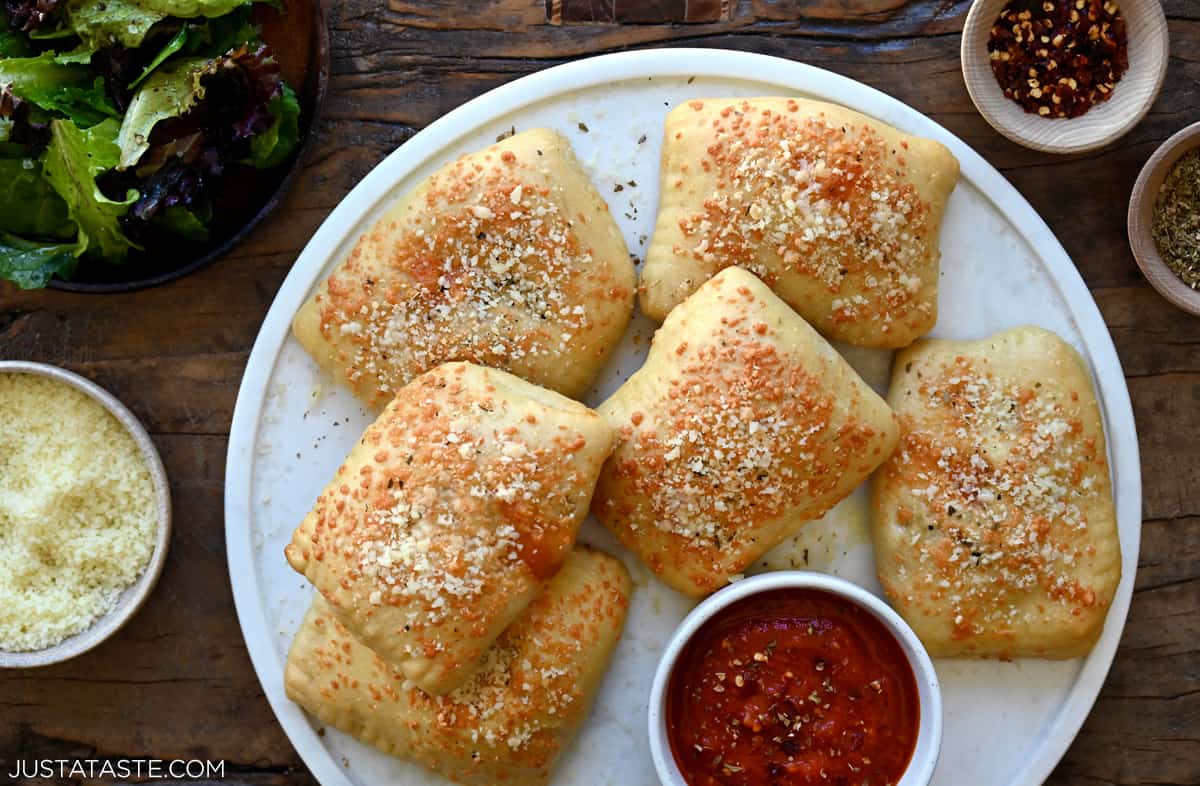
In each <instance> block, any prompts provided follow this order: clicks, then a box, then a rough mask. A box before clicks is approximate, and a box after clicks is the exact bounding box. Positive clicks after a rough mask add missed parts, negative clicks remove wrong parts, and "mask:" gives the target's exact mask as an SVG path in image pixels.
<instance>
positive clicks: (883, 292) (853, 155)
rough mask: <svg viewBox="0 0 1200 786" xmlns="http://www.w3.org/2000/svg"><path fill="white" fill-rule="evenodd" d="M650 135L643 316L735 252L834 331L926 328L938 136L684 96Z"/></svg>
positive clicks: (938, 203)
mask: <svg viewBox="0 0 1200 786" xmlns="http://www.w3.org/2000/svg"><path fill="white" fill-rule="evenodd" d="M664 145H665V151H664V159H663V172H662V183H661V188H662V191H663V197H662V200H663V212H662V214H660V218H659V224H658V229H657V230H656V234H655V238H654V243H653V244H652V245H651V248H650V251H649V253H648V255H647V269H646V274H645V277H644V278H645V282H646V283H645V287H646V292H645V294H644V295H643V301H642V307H643V310H645V311H646V312H647V313H649V314H650V315H651V316H654V317H657V318H660V319H661V318H663V317H664V316H665V313H666V311H667V310H669V308H670V307H671V306H672V305H673V304H674V302H677V300H678V299H681V298H682V297H684V296H686V295H687V294H688V293H689V292H690V291H691V290H692V289H694V288H695V286H696V285H698V284H699V283H700V282H701V281H703V279H704V278H706V277H707V276H710V275H712V274H714V273H715V272H717V271H718V270H721V269H722V268H724V267H726V266H729V265H740V266H742V267H744V268H746V269H748V270H750V271H752V272H753V273H755V274H756V275H758V276H759V277H760V278H762V279H763V281H765V282H766V283H767V284H768V285H770V286H771V287H772V289H774V290H775V291H776V293H777V294H779V295H780V296H781V297H782V298H783V299H784V300H785V301H787V302H788V303H789V304H790V305H792V307H793V308H795V309H797V311H799V312H800V313H801V315H803V316H805V317H806V318H807V319H809V320H810V321H812V322H813V324H814V325H816V326H817V327H818V328H819V329H821V330H822V331H823V332H825V333H827V334H828V335H831V336H833V337H835V338H842V339H845V340H849V341H851V342H852V343H860V344H866V345H871V346H902V345H904V344H907V343H909V342H910V341H911V340H912V339H913V338H915V337H916V336H917V335H920V333H923V332H925V331H926V330H928V329H929V328H930V327H932V325H933V323H934V321H935V319H936V306H937V299H936V291H937V290H936V283H937V282H936V275H937V263H938V247H937V233H938V228H939V224H940V220H941V212H942V210H943V208H944V206H945V200H946V197H947V196H948V193H949V189H950V188H952V187H953V183H954V179H955V177H956V176H957V164H956V162H954V159H953V157H951V156H950V155H949V153H948V152H947V151H945V149H944V148H942V147H941V146H940V145H937V143H933V142H930V141H928V140H920V139H915V138H910V137H906V136H904V135H901V134H899V133H898V132H896V131H895V130H894V129H890V128H888V127H886V126H883V125H882V124H879V123H876V122H874V121H872V120H870V119H869V118H867V117H865V116H862V115H858V114H856V113H853V112H850V111H848V110H844V109H841V108H839V107H834V106H831V105H826V104H819V103H816V102H809V101H803V100H798V99H751V100H744V99H743V100H708V101H692V102H690V103H689V104H688V105H687V106H685V107H680V108H678V109H676V110H675V111H673V112H672V114H671V116H670V117H669V118H668V123H667V129H666V140H665V142H664ZM926 158H931V159H933V161H934V164H933V166H934V167H936V168H938V169H937V170H936V171H935V172H934V173H933V174H932V175H930V174H928V173H927V168H928V166H929V165H928V164H927V163H926V161H925V159H926ZM681 278H682V279H683V280H680V279H681ZM893 334H894V335H893Z"/></svg>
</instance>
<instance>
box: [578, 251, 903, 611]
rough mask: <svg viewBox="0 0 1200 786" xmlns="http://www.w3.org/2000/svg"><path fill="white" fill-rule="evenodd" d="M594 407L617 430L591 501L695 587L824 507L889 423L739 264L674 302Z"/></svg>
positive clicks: (640, 550) (882, 447)
mask: <svg viewBox="0 0 1200 786" xmlns="http://www.w3.org/2000/svg"><path fill="white" fill-rule="evenodd" d="M599 412H600V414H601V415H603V416H604V417H605V418H606V419H607V420H608V421H609V422H610V423H611V424H612V425H613V427H614V428H616V429H617V430H618V440H617V447H616V449H615V450H614V452H613V454H612V456H611V458H609V460H608V462H607V463H606V464H605V465H604V470H603V472H602V473H601V475H600V483H599V485H598V486H597V489H596V494H595V497H594V498H593V502H592V510H593V512H595V514H596V516H597V517H598V518H599V519H600V521H601V522H602V523H603V524H604V525H605V526H606V527H608V528H609V529H611V530H612V531H613V532H614V533H616V535H617V537H618V538H620V540H621V542H622V543H624V544H625V545H626V546H627V547H629V548H630V549H632V550H633V551H634V552H635V553H637V555H638V556H640V557H641V558H642V559H643V560H644V561H645V562H646V563H647V564H648V565H649V566H650V567H651V568H652V569H653V570H654V571H655V572H656V573H657V574H658V575H659V577H660V578H662V580H663V581H665V582H666V583H667V584H669V585H670V586H672V587H674V588H675V589H678V590H680V591H681V592H686V593H688V594H691V595H703V594H706V593H709V592H712V591H713V590H716V589H719V588H720V587H722V586H724V585H725V584H726V583H728V581H729V580H730V578H731V577H733V576H736V575H737V574H739V573H741V572H742V571H743V570H744V569H745V568H747V567H748V566H749V565H750V564H751V563H752V562H753V561H754V560H755V559H757V558H758V557H760V556H761V555H762V554H763V553H765V552H766V551H767V550H768V549H770V548H772V547H774V546H775V545H777V544H778V543H780V542H781V541H782V540H784V539H785V538H787V537H788V536H789V535H791V534H793V533H794V532H795V531H796V530H797V529H799V527H800V526H801V525H802V524H803V523H804V522H806V521H809V520H811V519H814V518H818V517H820V516H822V515H824V513H825V512H826V511H827V510H829V508H831V507H833V505H835V504H836V503H837V502H838V501H839V500H841V499H842V498H844V497H845V496H846V495H848V494H849V493H850V492H851V491H853V490H854V488H855V487H856V486H858V485H859V484H860V483H862V481H864V480H865V479H866V477H867V476H868V475H869V474H870V472H871V471H872V470H873V469H875V467H877V466H879V464H880V463H881V462H882V461H883V460H884V459H885V458H887V456H888V454H889V453H890V452H891V451H892V448H893V447H894V446H895V444H896V435H897V427H896V422H895V418H894V417H893V416H892V413H891V411H890V410H889V409H888V407H887V405H886V404H885V403H884V402H883V399H881V398H880V397H879V396H878V395H876V393H875V392H874V391H873V390H871V388H870V387H868V386H867V384H866V383H865V382H863V381H862V379H860V378H859V376H858V374H856V373H855V371H854V369H852V368H851V367H850V365H849V364H848V363H846V361H845V360H843V359H842V357H841V356H840V355H838V353H837V352H836V351H834V349H833V348H832V347H831V346H829V344H828V343H827V342H826V341H825V339H823V338H821V336H819V335H818V334H817V332H816V331H814V330H813V329H812V328H811V327H809V325H808V324H807V323H806V322H805V321H804V320H803V319H801V318H800V317H799V316H797V315H796V313H795V312H794V311H792V310H791V308H789V307H788V305H787V304H786V303H784V302H783V301H782V300H780V299H779V298H778V297H776V296H775V295H774V294H772V292H771V290H770V289H769V288H768V287H767V286H766V285H765V284H763V283H762V282H761V281H759V280H758V279H757V278H755V277H754V276H753V275H751V274H750V273H748V272H746V271H745V270H742V269H741V268H736V267H732V268H726V269H725V270H724V271H722V272H721V273H719V274H718V275H716V276H714V277H713V278H712V279H710V280H709V281H707V282H706V283H705V284H703V285H702V286H701V287H700V289H699V290H698V291H697V292H696V293H695V294H694V295H692V296H691V297H690V298H688V299H687V300H686V301H684V302H683V304H681V305H680V306H678V307H677V308H676V309H675V310H674V311H672V312H671V314H670V316H668V317H667V320H666V322H664V323H663V325H662V327H661V328H660V329H659V330H658V332H657V333H656V334H655V335H654V341H653V344H652V345H651V348H650V354H649V357H648V358H647V360H646V364H645V366H643V367H642V369H641V370H639V371H638V372H637V373H635V374H634V375H633V376H632V377H630V378H629V380H628V381H627V382H626V383H625V384H624V385H622V386H621V388H620V389H619V390H617V392H616V393H614V394H613V395H612V397H611V398H609V399H608V400H607V401H605V402H604V403H603V404H602V405H601V406H600V407H599Z"/></svg>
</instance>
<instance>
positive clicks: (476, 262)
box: [292, 128, 635, 407]
mask: <svg viewBox="0 0 1200 786" xmlns="http://www.w3.org/2000/svg"><path fill="white" fill-rule="evenodd" d="M634 286H635V282H634V270H633V263H632V262H631V261H630V258H629V251H628V249H627V248H626V246H625V240H624V238H623V237H622V236H621V232H620V230H619V229H618V228H617V225H616V222H615V221H614V220H613V218H612V215H611V214H610V213H609V210H608V205H607V204H605V202H604V200H603V199H602V198H601V197H600V194H599V193H598V192H597V191H596V189H595V187H594V186H593V185H592V183H591V181H590V180H589V179H588V177H587V174H586V173H585V172H584V171H583V167H581V166H580V164H579V162H578V161H577V160H576V158H575V154H574V153H573V152H572V150H571V145H570V143H569V142H567V140H566V139H565V138H563V137H562V136H561V135H560V134H558V133H556V132H554V131H550V130H547V129H544V128H539V129H533V130H531V131H526V132H523V133H520V134H517V135H515V136H512V137H509V138H508V139H505V140H503V141H501V142H498V143H496V144H494V145H492V146H491V147H488V148H486V149H484V150H481V151H479V152H476V153H471V154H469V155H465V156H463V157H462V158H459V159H458V160H457V161H453V162H451V163H449V164H446V165H445V166H443V167H442V168H441V169H439V170H438V171H436V172H434V173H433V174H432V175H430V176H429V177H428V178H426V179H425V180H424V181H422V182H421V183H420V184H419V185H418V186H416V187H415V188H414V189H413V190H412V191H410V192H408V193H406V194H404V195H403V196H402V197H400V199H399V200H398V201H397V202H396V203H395V204H394V205H393V206H392V207H390V208H389V209H388V210H387V211H386V212H385V213H384V214H383V216H382V217H381V218H380V219H379V220H378V221H377V222H376V223H375V224H374V225H373V226H372V227H371V229H369V230H368V231H367V232H366V233H364V234H363V235H362V237H360V238H359V240H358V242H357V243H356V244H355V246H354V248H353V249H352V250H351V251H350V253H349V255H348V256H347V257H346V258H345V259H344V260H342V262H341V263H340V264H338V266H337V267H336V268H335V269H334V271H333V273H332V274H330V276H329V278H328V279H327V280H326V281H324V282H323V283H322V284H321V285H320V286H319V287H318V289H317V291H316V292H315V293H314V294H313V295H312V297H310V298H309V299H308V301H307V302H305V304H304V305H303V306H302V307H301V308H300V310H299V312H298V313H297V314H296V317H295V320H294V321H293V324H292V327H293V331H294V332H295V335H296V338H297V339H298V340H299V342H300V344H301V345H302V346H303V347H304V348H305V349H306V350H307V351H308V352H309V354H310V355H312V356H313V358H314V359H316V361H317V363H318V364H320V366H321V367H322V368H323V369H324V370H325V371H327V372H328V373H329V374H331V375H332V376H333V377H334V378H336V379H338V380H339V381H341V382H343V383H345V384H347V385H349V387H350V389H351V390H352V391H354V393H355V395H357V396H358V397H359V398H360V399H362V400H363V401H364V402H365V403H366V404H367V405H368V406H371V407H381V406H383V405H384V404H386V403H387V402H388V400H389V399H391V397H392V396H393V395H394V394H395V392H396V391H397V390H398V389H400V388H401V387H403V386H404V385H405V384H407V383H408V382H409V381H410V380H412V379H413V378H414V377H416V376H417V375H418V374H421V373H422V372H424V371H428V370H429V369H431V368H434V367H435V366H437V365H439V364H441V363H443V362H446V361H452V360H464V361H470V362H472V363H478V364H480V365H484V366H492V367H494V368H500V369H504V370H506V371H510V372H512V373H513V374H516V375H517V376H519V377H521V378H523V379H526V380H529V381H530V382H533V383H535V384H537V385H541V386H543V387H547V388H550V389H552V390H557V391H558V392H560V393H563V394H564V395H568V396H572V397H576V398H578V397H581V396H582V395H583V394H584V393H585V392H586V391H587V387H588V385H590V384H591V382H592V380H593V379H594V378H595V376H596V374H597V373H598V372H599V370H600V368H601V367H602V366H603V365H604V362H605V361H606V359H607V358H608V355H609V353H610V352H611V350H612V349H613V347H614V346H615V345H616V344H617V342H618V341H620V339H621V335H622V334H623V333H624V331H625V327H626V325H627V324H628V322H629V317H630V314H631V312H632V309H633V295H634Z"/></svg>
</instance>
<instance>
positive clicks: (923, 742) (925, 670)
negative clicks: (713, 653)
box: [648, 570, 942, 786]
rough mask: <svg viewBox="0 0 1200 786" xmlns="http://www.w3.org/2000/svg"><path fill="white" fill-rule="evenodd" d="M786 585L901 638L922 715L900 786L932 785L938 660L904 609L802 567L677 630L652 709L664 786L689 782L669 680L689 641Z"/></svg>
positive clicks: (743, 587) (713, 603)
mask: <svg viewBox="0 0 1200 786" xmlns="http://www.w3.org/2000/svg"><path fill="white" fill-rule="evenodd" d="M782 589H811V590H822V591H824V592H828V593H830V594H833V595H837V596H839V597H841V598H844V599H846V600H848V601H850V602H851V603H854V604H855V605H857V606H859V607H861V608H863V609H865V610H867V611H868V612H870V613H871V614H872V615H874V617H875V618H876V619H877V620H879V621H880V622H882V623H883V626H884V627H885V628H886V629H887V630H888V631H889V632H891V634H892V635H893V636H894V637H895V639H896V641H897V642H899V644H900V648H901V649H902V650H903V651H904V654H905V656H906V657H907V658H908V664H909V666H910V667H912V672H913V677H915V678H916V681H917V698H918V700H919V702H920V707H921V718H920V726H919V729H918V732H917V744H916V748H915V749H914V750H913V755H912V758H911V759H910V760H909V764H908V768H907V769H906V770H905V771H904V775H903V776H902V777H901V778H900V782H899V783H898V784H897V786H927V784H928V783H929V781H930V779H931V778H932V777H933V770H934V767H936V765H937V759H938V753H939V751H940V750H941V745H942V692H941V687H940V686H939V684H938V678H937V673H936V672H935V671H934V669H933V661H931V660H930V659H929V654H928V653H927V652H926V651H925V647H924V645H923V644H921V641H920V639H918V638H917V634H916V633H914V632H913V630H912V628H910V627H909V626H908V623H906V622H905V621H904V620H903V619H901V618H900V615H899V614H897V613H896V612H895V611H893V610H892V608H891V607H890V606H888V605H887V603H885V602H884V601H883V600H881V599H880V598H878V597H877V596H875V595H873V594H871V593H870V592H868V591H867V590H865V589H863V588H862V587H859V586H858V585H856V584H852V583H850V582H849V581H846V580H845V579H839V578H837V577H836V576H830V575H827V574H824V573H815V572H811V571H798V570H784V571H776V572H773V573H764V574H762V575H759V576H754V577H753V578H748V579H742V580H741V581H738V582H736V583H734V584H731V585H730V586H728V587H726V588H725V589H723V590H721V591H720V592H717V593H716V594H714V595H712V596H710V597H709V598H707V599H706V600H704V601H703V602H702V603H700V605H699V606H697V607H696V608H695V609H693V610H692V612H691V613H690V614H688V615H687V617H685V618H684V620H683V622H681V623H680V624H679V627H678V628H676V629H675V633H674V634H673V635H672V636H671V639H670V641H669V642H668V643H667V648H666V650H665V651H664V652H663V655H662V659H661V660H659V662H658V670H657V671H656V672H655V674H654V682H653V684H652V686H651V688H650V701H649V712H648V720H649V730H650V755H651V757H652V758H653V759H654V768H655V770H657V771H658V777H659V780H660V781H662V784H663V786H687V782H686V781H685V780H684V778H683V774H682V773H681V772H680V771H679V767H678V766H677V765H676V763H675V755H674V754H673V753H672V752H671V743H670V740H669V738H668V734H667V718H666V715H667V714H666V697H667V684H668V682H669V681H670V677H671V672H672V670H673V669H674V668H675V662H676V660H677V659H678V658H679V654H680V652H681V651H682V650H683V648H684V645H686V644H687V643H688V641H689V640H690V639H691V637H692V636H693V635H694V634H695V633H696V631H697V630H699V629H700V627H701V626H702V625H704V623H705V622H707V621H708V620H709V619H711V618H712V617H713V616H714V615H716V614H718V613H719V612H720V611H722V610H723V609H725V608H726V607H728V606H730V605H731V604H733V603H736V602H737V601H739V600H742V599H744V598H748V597H750V596H752V595H757V594H759V593H762V592H772V591H774V590H782Z"/></svg>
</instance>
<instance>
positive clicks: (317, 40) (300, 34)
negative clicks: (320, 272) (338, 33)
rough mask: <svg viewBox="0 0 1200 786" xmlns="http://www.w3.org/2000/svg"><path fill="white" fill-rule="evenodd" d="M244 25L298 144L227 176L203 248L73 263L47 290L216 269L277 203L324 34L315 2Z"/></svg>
mask: <svg viewBox="0 0 1200 786" xmlns="http://www.w3.org/2000/svg"><path fill="white" fill-rule="evenodd" d="M252 19H253V20H254V21H255V23H256V24H257V25H258V26H259V27H260V29H261V31H262V40H263V41H265V42H266V43H268V44H270V45H271V48H272V49H273V50H274V53H275V59H276V60H277V61H278V62H279V65H280V67H281V69H282V71H283V76H284V78H285V79H287V81H288V84H290V85H291V86H292V87H293V88H294V89H295V90H296V96H297V98H298V99H299V101H300V144H299V145H298V146H297V147H296V150H294V151H293V152H292V155H291V158H289V159H288V161H287V162H285V163H283V164H281V165H280V166H277V167H273V168H272V169H269V170H265V171H263V172H258V171H255V170H251V169H250V168H249V167H244V168H242V169H241V170H237V171H232V170H231V173H230V174H228V175H227V176H226V178H225V180H224V181H223V183H222V185H221V187H220V188H219V189H218V191H217V193H216V194H215V197H214V202H215V204H216V208H215V211H214V216H213V223H212V227H211V229H212V235H213V236H212V238H211V239H210V240H209V241H207V242H206V243H202V244H189V243H186V242H185V241H182V240H180V241H179V243H180V246H179V247H178V248H176V247H172V248H159V249H150V248H147V250H146V251H144V252H136V253H134V254H131V255H130V257H129V259H128V260H126V261H125V262H123V263H122V264H119V265H112V264H106V263H104V262H99V261H96V260H86V261H84V262H82V263H80V265H79V268H78V269H77V270H76V271H75V275H74V277H73V278H72V279H71V280H70V281H60V280H59V279H57V278H55V279H51V281H50V284H49V286H50V288H51V289H61V290H67V291H70V292H89V293H94V294H104V293H112V292H132V291H134V290H138V289H145V288H147V287H153V286H157V285H159V284H165V283H167V282H168V281H174V280H175V279H177V278H182V277H183V276H186V275H188V274H189V273H194V272H196V271H197V270H200V269H201V268H205V267H207V266H209V265H211V264H212V263H213V262H216V261H217V260H218V259H220V258H221V257H223V256H225V255H226V254H228V253H229V251H230V250H232V249H233V247H234V246H236V245H237V244H238V243H240V242H241V241H242V240H244V239H245V238H246V236H247V235H249V234H250V232H251V230H253V229H254V228H255V227H256V226H258V224H259V223H260V222H261V221H262V220H263V219H265V218H266V217H267V216H269V215H270V214H271V213H272V212H273V211H274V210H275V208H277V207H278V206H279V203H280V202H282V201H283V197H284V195H285V194H286V193H287V190H288V187H289V186H290V185H291V183H292V181H293V180H294V179H295V177H296V173H297V172H298V171H299V169H300V164H301V162H302V160H303V158H304V151H305V150H306V149H307V148H308V144H309V142H310V140H311V139H312V132H313V128H314V127H315V126H316V123H317V120H318V119H319V116H320V111H321V106H322V104H323V103H324V101H325V88H326V84H327V83H328V81H329V28H328V26H327V25H326V21H325V15H324V11H323V9H322V3H321V0H281V4H280V10H278V11H277V10H275V9H274V8H273V7H271V5H270V4H264V3H259V4H256V5H255V6H254V10H253V16H252Z"/></svg>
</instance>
